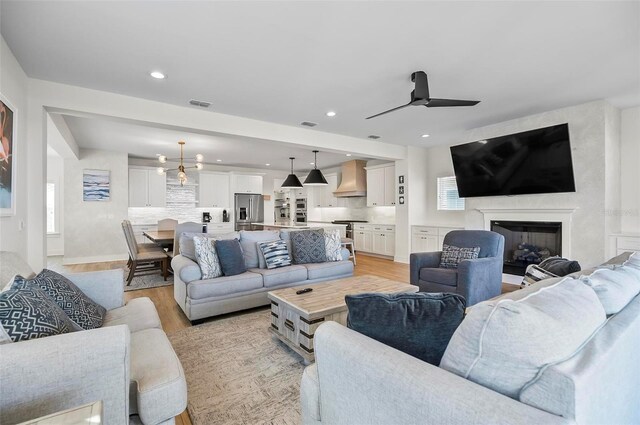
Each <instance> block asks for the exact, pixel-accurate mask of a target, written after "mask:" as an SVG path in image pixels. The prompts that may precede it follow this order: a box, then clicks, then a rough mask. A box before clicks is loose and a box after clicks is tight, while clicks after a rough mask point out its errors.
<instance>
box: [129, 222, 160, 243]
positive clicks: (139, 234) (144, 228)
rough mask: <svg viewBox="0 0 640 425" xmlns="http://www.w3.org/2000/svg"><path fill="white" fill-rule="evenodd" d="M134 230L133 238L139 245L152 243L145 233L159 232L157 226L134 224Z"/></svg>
mask: <svg viewBox="0 0 640 425" xmlns="http://www.w3.org/2000/svg"><path fill="white" fill-rule="evenodd" d="M131 228H132V229H133V236H134V238H135V239H136V242H137V243H151V241H150V240H149V239H147V237H146V236H145V235H144V234H143V233H144V232H156V231H157V230H158V225H157V224H134V225H132V226H131Z"/></svg>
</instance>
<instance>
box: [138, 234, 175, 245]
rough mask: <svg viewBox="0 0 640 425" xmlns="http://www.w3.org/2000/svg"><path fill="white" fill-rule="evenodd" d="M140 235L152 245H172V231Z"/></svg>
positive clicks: (173, 235)
mask: <svg viewBox="0 0 640 425" xmlns="http://www.w3.org/2000/svg"><path fill="white" fill-rule="evenodd" d="M142 234H143V235H144V236H145V237H146V238H147V239H149V240H151V241H152V242H154V243H157V244H158V245H160V246H163V245H173V239H174V237H175V231H174V230H149V231H146V232H142Z"/></svg>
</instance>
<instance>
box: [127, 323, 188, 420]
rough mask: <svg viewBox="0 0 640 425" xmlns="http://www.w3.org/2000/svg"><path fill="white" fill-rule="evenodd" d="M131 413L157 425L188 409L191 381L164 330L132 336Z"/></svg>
mask: <svg viewBox="0 0 640 425" xmlns="http://www.w3.org/2000/svg"><path fill="white" fill-rule="evenodd" d="M130 361H131V377H130V379H131V385H130V389H129V391H130V392H129V400H130V402H129V403H130V411H131V412H137V413H138V415H139V416H140V419H141V420H142V422H143V423H145V424H157V423H161V422H164V421H167V420H169V419H173V418H174V417H175V416H177V415H179V414H180V413H182V412H183V411H184V409H185V408H186V407H187V382H186V379H185V376H184V371H183V369H182V365H181V364H180V360H179V359H178V357H177V356H176V353H175V352H174V351H173V348H172V347H171V343H170V342H169V340H168V339H167V336H166V335H165V333H164V332H162V331H161V330H160V329H146V330H142V331H139V332H135V333H132V334H131V360H130Z"/></svg>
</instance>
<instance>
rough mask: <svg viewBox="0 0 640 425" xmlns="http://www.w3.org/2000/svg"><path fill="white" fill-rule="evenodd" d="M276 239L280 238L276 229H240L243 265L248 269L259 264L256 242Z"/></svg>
mask: <svg viewBox="0 0 640 425" xmlns="http://www.w3.org/2000/svg"><path fill="white" fill-rule="evenodd" d="M277 239H280V231H278V230H258V231H246V230H243V231H241V232H240V246H242V253H243V255H244V264H245V266H246V267H247V268H248V269H252V268H256V267H258V266H259V265H260V260H259V256H258V245H257V243H258V242H269V241H275V240H277Z"/></svg>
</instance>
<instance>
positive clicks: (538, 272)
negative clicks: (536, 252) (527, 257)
mask: <svg viewBox="0 0 640 425" xmlns="http://www.w3.org/2000/svg"><path fill="white" fill-rule="evenodd" d="M550 277H558V276H556V275H555V274H553V273H550V272H548V271H546V270H545V269H543V268H542V267H540V266H538V265H537V264H531V265H529V266H527V270H526V271H525V273H524V277H523V278H522V283H521V284H520V286H521V287H523V288H524V287H525V286H529V285H533V284H534V283H536V282H540V281H541V280H543V279H548V278H550Z"/></svg>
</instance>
